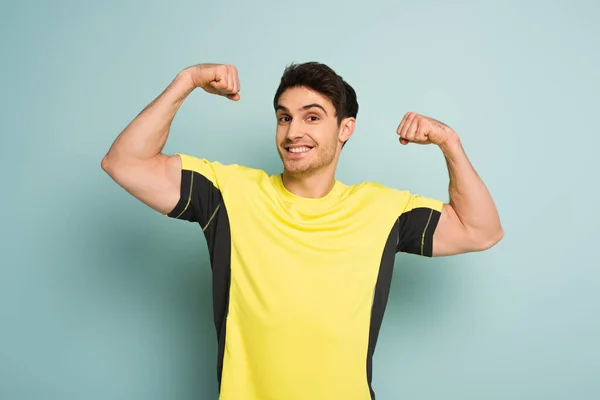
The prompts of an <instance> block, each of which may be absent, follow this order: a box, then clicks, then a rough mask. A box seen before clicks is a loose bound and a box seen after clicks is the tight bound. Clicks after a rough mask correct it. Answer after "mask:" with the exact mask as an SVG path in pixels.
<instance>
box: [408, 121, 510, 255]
mask: <svg viewBox="0 0 600 400" xmlns="http://www.w3.org/2000/svg"><path fill="white" fill-rule="evenodd" d="M397 133H398V135H400V143H401V144H403V145H407V144H409V143H418V144H436V145H438V146H439V147H440V149H441V150H442V153H443V154H444V157H445V158H446V164H447V166H448V173H449V177H450V184H449V190H448V191H449V196H450V201H449V202H448V203H447V204H444V205H443V207H442V212H441V216H440V219H439V223H438V225H437V228H436V230H435V233H434V235H433V254H432V255H433V256H434V257H441V256H449V255H455V254H462V253H468V252H474V251H483V250H486V249H489V248H490V247H492V246H494V245H495V244H496V243H498V242H499V241H500V240H501V239H502V237H503V235H504V232H503V229H502V225H501V223H500V218H499V215H498V210H497V208H496V205H495V204H494V200H493V199H492V196H491V195H490V193H489V191H488V189H487V187H486V186H485V184H484V183H483V181H482V180H481V178H480V177H479V175H478V174H477V172H476V171H475V169H474V168H473V166H472V165H471V163H470V161H469V159H468V157H467V155H466V153H465V151H464V149H463V147H462V144H461V141H460V138H459V136H458V135H457V134H456V132H454V130H453V129H452V128H450V127H449V126H447V125H445V124H444V123H442V122H439V121H437V120H435V119H432V118H429V117H425V116H422V115H419V114H417V113H408V114H406V115H405V117H404V119H403V120H402V122H401V123H400V126H399V127H398V131H397Z"/></svg>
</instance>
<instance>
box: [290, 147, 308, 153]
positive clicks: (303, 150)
mask: <svg viewBox="0 0 600 400" xmlns="http://www.w3.org/2000/svg"><path fill="white" fill-rule="evenodd" d="M285 149H286V150H287V151H288V152H289V153H296V154H298V153H306V152H307V151H309V150H310V149H312V147H310V146H294V147H286V148H285Z"/></svg>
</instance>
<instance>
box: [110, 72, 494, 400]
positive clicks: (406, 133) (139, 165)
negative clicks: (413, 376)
mask: <svg viewBox="0 0 600 400" xmlns="http://www.w3.org/2000/svg"><path fill="white" fill-rule="evenodd" d="M198 87H199V88H202V89H204V90H205V91H207V92H209V93H212V94H217V95H222V96H225V97H227V98H228V99H231V100H234V101H238V100H240V94H239V91H240V83H239V81H238V75H237V71H236V68H235V67H233V66H231V65H215V64H201V65H196V66H193V67H190V68H187V69H185V70H183V71H182V72H180V73H179V74H178V75H177V77H176V78H175V79H174V81H173V82H172V83H171V85H170V86H169V87H168V88H167V89H166V90H165V91H164V92H163V93H162V94H161V95H160V96H159V97H158V98H157V99H155V100H154V101H153V102H152V103H150V104H149V105H148V106H147V107H146V108H145V109H144V110H143V111H142V112H141V113H140V114H139V115H138V116H137V117H136V118H135V119H134V120H133V121H132V122H131V123H130V124H129V125H128V126H127V127H126V129H125V130H124V131H123V132H122V133H121V134H120V135H119V137H118V138H117V139H116V140H115V142H114V144H113V145H112V147H111V148H110V150H109V152H108V154H107V155H106V156H105V158H104V159H103V160H102V168H103V169H104V170H105V171H106V172H107V173H108V174H109V175H110V176H111V177H112V178H113V179H114V180H115V181H116V182H117V183H118V184H120V185H121V186H122V187H123V188H124V189H125V190H127V191H128V192H129V193H131V194H132V195H133V196H135V197H136V198H138V199H139V200H141V201H142V202H144V203H145V204H147V205H148V206H150V207H152V208H153V209H155V210H157V211H159V212H161V213H163V214H165V215H168V216H170V217H172V218H177V219H182V220H187V221H192V222H195V223H198V224H199V225H200V227H201V228H202V231H203V233H204V236H205V239H206V241H207V243H208V248H209V253H210V260H211V266H212V272H213V304H214V320H215V326H216V330H217V337H218V349H219V351H218V382H219V390H220V398H221V399H222V400H264V399H285V400H295V399H298V400H300V399H302V400H307V399H311V400H320V399H323V400H334V399H335V400H354V399H356V400H359V399H360V400H365V399H374V398H375V394H374V392H373V390H372V387H371V375H372V357H373V353H374V351H375V343H376V341H377V337H378V333H379V328H380V326H381V322H382V319H383V314H384V309H385V306H386V302H387V298H388V292H389V288H390V283H391V276H392V269H393V265H394V257H395V254H396V253H397V252H407V253H412V254H418V255H421V256H426V257H433V256H448V255H452V254H459V253H466V252H472V251H482V250H485V249H488V248H490V247H491V246H493V245H494V244H495V243H497V242H498V241H499V240H500V239H501V237H502V235H503V231H502V227H501V225H500V221H499V217H498V212H497V210H496V207H495V205H494V202H493V200H492V198H491V197H490V194H489V193H488V191H487V189H486V187H485V185H484V184H483V182H482V181H481V179H480V178H479V177H478V175H477V173H476V172H475V170H474V169H473V168H472V167H471V165H470V163H469V160H468V159H467V156H466V155H465V153H464V151H463V148H462V146H461V142H460V139H459V137H458V136H457V134H456V133H455V132H454V131H453V130H452V129H451V128H449V127H448V126H446V125H444V124H442V123H441V122H439V121H436V120H434V119H431V118H428V117H425V116H422V115H419V114H416V113H408V114H406V115H405V116H404V118H403V119H402V121H401V123H400V125H399V127H398V130H397V134H398V135H399V141H400V143H401V144H402V145H407V144H409V143H420V144H434V145H437V146H439V147H440V149H441V150H442V153H443V154H444V156H445V158H446V161H447V165H448V171H449V175H450V186H449V197H450V201H449V203H447V204H445V203H443V202H441V201H439V200H435V199H430V198H423V197H419V196H417V195H414V194H412V193H410V192H408V191H406V190H396V189H392V188H387V187H384V186H382V185H379V184H376V183H373V182H363V183H361V184H358V185H353V186H346V185H344V184H343V183H341V182H339V181H338V180H336V179H335V170H336V166H337V163H338V159H339V156H340V152H341V150H342V147H343V145H344V143H345V142H346V141H347V140H348V139H349V138H350V137H351V136H352V133H353V131H354V125H355V122H356V119H355V118H356V114H357V112H358V104H357V101H356V94H355V92H354V90H353V89H352V87H351V86H350V85H348V84H347V83H346V82H344V81H343V79H342V78H341V77H340V76H338V75H337V74H336V73H335V72H334V71H333V70H331V69H330V68H329V67H327V66H326V65H323V64H319V63H305V64H300V65H291V66H289V67H288V68H286V70H285V72H284V75H283V77H282V78H281V82H280V86H279V88H278V90H277V92H276V94H275V98H274V108H275V113H276V117H277V133H276V136H275V138H276V139H275V141H276V146H277V151H278V152H279V155H280V157H281V160H282V162H283V173H282V174H276V175H272V176H268V175H267V174H266V173H265V172H263V171H261V170H256V169H251V168H246V167H243V166H239V165H223V164H221V163H219V162H214V161H213V162H211V161H208V160H206V159H201V158H196V157H194V156H190V155H184V154H176V155H170V156H169V155H166V154H163V153H162V149H163V146H164V144H165V142H166V140H167V136H168V134H169V129H170V125H171V122H172V120H173V118H174V116H175V114H176V112H177V110H178V108H179V107H180V106H181V104H182V103H183V101H184V99H185V98H186V97H187V96H188V95H189V94H190V93H191V92H192V91H193V90H194V89H195V88H198Z"/></svg>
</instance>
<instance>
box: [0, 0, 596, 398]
mask: <svg viewBox="0 0 600 400" xmlns="http://www.w3.org/2000/svg"><path fill="white" fill-rule="evenodd" d="M417 3H418V4H417ZM598 4H599V3H598V2H595V3H594V2H592V1H587V2H584V1H576V2H567V1H561V2H544V1H535V2H533V1H526V2H516V1H514V2H511V3H509V2H499V1H498V2H492V1H487V2H481V1H470V2H460V3H453V4H450V3H448V2H443V1H421V2H407V1H397V2H392V1H390V2H380V1H366V2H357V3H353V2H342V1H336V2H333V1H330V2H324V3H318V2H301V1H300V2H276V1H270V2H260V5H256V4H254V3H253V2H242V1H222V2H217V1H211V2H201V1H196V2H184V1H170V2H165V1H160V2H159V1H143V2H142V1H138V2H133V1H127V2H120V1H114V0H111V1H105V2H99V1H86V2H75V1H66V0H63V1H55V2H52V4H51V2H41V1H29V2H20V3H17V2H12V3H8V2H5V3H3V4H2V6H1V9H0V15H1V17H0V33H1V36H0V43H1V51H2V53H1V54H2V62H1V64H0V68H1V72H2V73H1V74H0V84H1V88H2V96H1V99H0V102H1V103H0V105H1V107H0V110H1V111H0V112H1V113H2V118H1V121H2V128H1V132H2V141H1V142H0V143H1V146H2V157H1V158H0V163H1V165H0V167H1V168H0V171H1V173H2V196H1V201H2V204H1V207H0V209H1V210H2V223H1V228H0V229H1V231H0V234H1V236H0V238H1V248H0V250H1V252H0V254H1V256H0V257H1V258H0V262H1V268H0V398H1V399H6V400H13V399H15V400H17V399H18V400H29V399H40V400H50V399H60V400H66V399H73V400H76V399H77V400H79V399H86V400H95V399H111V400H120V399H123V400H125V399H127V400H136V399H144V400H152V399H178V400H179V399H181V400H184V399H190V400H192V399H214V398H215V393H216V372H215V371H216V338H215V332H214V326H213V322H212V305H211V295H210V274H209V265H208V258H207V252H206V249H205V242H204V238H203V237H202V235H201V231H200V229H199V228H198V227H197V226H194V225H192V224H187V223H185V222H180V221H175V220H171V219H168V218H165V217H162V216H161V215H160V214H158V213H156V212H154V211H152V210H150V209H149V208H147V207H145V206H143V205H142V204H141V203H139V202H137V200H135V199H134V198H132V197H131V196H130V195H128V194H127V193H126V192H125V191H124V190H123V189H121V188H120V187H118V186H117V185H116V184H115V183H114V182H112V181H111V180H110V178H109V177H108V176H107V175H106V174H105V173H104V172H102V170H101V169H100V160H101V158H102V156H103V155H104V154H105V153H106V151H107V150H108V147H109V146H110V144H111V143H112V141H113V140H114V138H115V137H116V136H117V135H118V134H119V132H120V131H121V130H122V129H123V128H124V127H125V126H126V125H127V124H128V123H129V121H130V120H131V119H132V118H133V117H135V116H136V115H137V113H138V112H139V111H141V109H142V108H143V107H144V106H145V105H146V104H147V103H148V102H150V101H151V100H152V99H153V98H154V97H155V96H157V95H158V94H159V93H160V92H161V91H162V90H163V89H164V87H166V85H168V84H169V82H170V81H171V80H172V79H173V78H174V76H175V74H176V73H177V72H178V71H180V70H181V69H183V68H185V67H187V66H189V65H192V64H196V63H201V62H219V63H232V64H235V65H236V66H237V67H238V69H239V71H240V79H241V83H242V92H241V97H242V99H241V101H240V102H239V103H233V102H230V101H228V100H226V99H224V98H220V97H214V96H210V95H208V94H205V93H204V92H201V91H198V92H194V93H193V94H192V95H191V96H190V97H189V99H188V100H187V101H186V103H185V104H184V105H183V107H182V108H181V110H180V112H179V113H178V115H177V117H176V119H175V121H174V124H173V127H172V131H171V137H170V139H169V142H168V145H167V147H166V151H167V152H175V151H181V152H188V153H191V154H194V155H197V156H202V157H207V158H209V159H213V160H219V161H221V162H224V163H229V162H236V163H240V164H246V165H249V166H252V167H259V168H263V169H265V170H267V171H268V172H270V173H273V172H278V171H279V169H280V164H279V159H278V156H277V154H276V151H275V147H274V132H275V118H274V114H273V110H272V106H271V102H272V96H273V94H274V92H275V89H276V87H277V84H278V81H279V78H280V76H281V73H282V71H283V68H284V67H285V65H287V64H288V63H290V62H292V61H298V62H302V61H310V60H318V61H322V62H325V63H328V64H329V65H331V66H332V67H333V68H334V69H336V71H338V72H339V73H340V74H341V75H342V76H343V77H344V78H346V79H347V80H348V81H349V82H350V83H351V84H352V85H353V86H354V87H355V89H356V90H357V92H358V99H359V103H360V111H359V115H358V124H357V128H356V132H355V136H354V137H353V138H352V139H351V141H350V142H349V143H348V146H346V147H345V148H344V151H343V153H342V158H341V162H340V166H339V174H338V178H339V179H341V180H342V181H344V182H345V183H348V184H351V183H356V182H359V181H361V180H365V179H367V180H374V181H378V182H381V183H384V184H387V185H389V186H393V187H397V188H402V189H409V190H411V191H413V192H415V193H419V194H421V195H427V196H433V197H438V198H442V199H444V200H445V199H447V183H448V181H447V172H446V167H445V163H444V160H443V157H442V155H441V153H440V152H439V150H438V149H437V148H434V147H418V146H414V145H413V146H407V147H402V146H400V145H399V144H398V142H397V137H396V135H395V129H396V127H397V125H398V123H399V122H400V120H401V118H402V116H403V115H404V113H406V112H407V111H417V112H420V113H423V114H426V115H430V116H433V117H435V118H437V119H440V120H442V121H444V122H446V123H448V124H449V125H451V126H452V127H454V128H455V129H456V130H457V131H458V132H459V134H460V135H461V137H462V139H463V143H464V146H465V148H466V150H467V152H468V154H469V156H470V158H471V161H472V162H473V164H474V166H475V167H476V169H477V171H478V172H479V173H480V174H481V176H482V177H483V178H484V180H485V182H486V183H487V185H488V186H489V189H490V190H491V192H492V194H493V196H494V198H495V200H496V202H497V205H498V208H499V210H500V213H501V217H502V222H503V225H504V228H505V232H506V236H505V239H504V240H503V241H502V242H501V243H500V244H499V245H498V246H496V247H495V248H493V249H492V250H490V251H487V252H485V253H478V254H470V255H463V256H457V257H453V258H446V259H433V260H429V259H421V258H418V257H415V256H407V255H401V256H399V257H398V259H397V264H396V270H395V275H394V280H393V287H392V294H391V298H390V301H389V306H388V309H387V312H386V318H385V320H384V325H383V328H382V332H381V337H380V341H379V343H378V347H377V352H376V356H375V364H374V369H375V371H374V372H375V377H374V387H375V389H376V392H377V394H378V399H382V400H385V399H426V400H429V399H460V400H467V399H478V400H479V399H485V400H496V399H497V400H505V399H526V400H538V399H540V400H541V399H543V400H551V399H552V400H553V399H569V400H570V399H598V398H600V383H599V382H598V381H599V380H600V378H599V376H600V345H599V341H600V319H599V317H598V316H599V314H600V290H599V289H600V287H599V286H600V284H599V281H600V262H599V261H598V257H597V256H596V251H597V249H598V246H599V243H598V242H599V241H598V239H599V234H598V224H599V222H600V220H599V218H598V212H597V208H598V205H597V202H598V196H599V194H600V191H599V189H598V182H599V179H598V178H597V177H596V175H597V174H598V172H599V171H600V168H599V167H600V166H599V162H598V155H597V149H598V146H599V145H600V139H599V135H600V129H599V122H598V108H599V106H600V101H599V95H598V93H600V79H599V73H598V71H600V67H599V61H600V51H599V49H600V44H599V42H600V26H599V25H598V23H597V21H598V17H599V16H600V6H599V5H598Z"/></svg>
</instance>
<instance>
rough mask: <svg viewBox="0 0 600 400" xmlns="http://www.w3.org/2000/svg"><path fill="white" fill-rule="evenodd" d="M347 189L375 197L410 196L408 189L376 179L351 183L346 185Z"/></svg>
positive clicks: (353, 192)
mask: <svg viewBox="0 0 600 400" xmlns="http://www.w3.org/2000/svg"><path fill="white" fill-rule="evenodd" d="M348 189H349V191H350V192H351V193H352V194H363V195H371V196H377V197H396V198H397V197H403V196H410V192H409V191H408V190H402V189H397V188H394V187H391V186H387V185H385V184H383V183H380V182H376V181H369V180H366V181H362V182H359V183H356V184H353V185H350V186H348Z"/></svg>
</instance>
